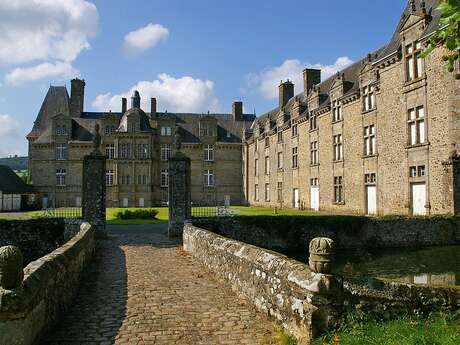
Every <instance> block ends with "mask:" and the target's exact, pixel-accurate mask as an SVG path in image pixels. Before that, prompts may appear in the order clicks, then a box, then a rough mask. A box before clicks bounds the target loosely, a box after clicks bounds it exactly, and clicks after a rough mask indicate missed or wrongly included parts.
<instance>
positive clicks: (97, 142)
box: [93, 123, 102, 153]
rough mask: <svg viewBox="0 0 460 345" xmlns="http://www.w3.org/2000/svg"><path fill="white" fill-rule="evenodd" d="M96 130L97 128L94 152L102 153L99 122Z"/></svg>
mask: <svg viewBox="0 0 460 345" xmlns="http://www.w3.org/2000/svg"><path fill="white" fill-rule="evenodd" d="M95 130H96V134H95V135H94V139H93V146H94V152H96V153H100V152H101V142H102V139H101V133H99V131H100V126H99V124H98V123H97V124H96V126H95Z"/></svg>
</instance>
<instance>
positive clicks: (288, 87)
mask: <svg viewBox="0 0 460 345" xmlns="http://www.w3.org/2000/svg"><path fill="white" fill-rule="evenodd" d="M278 88H279V107H280V108H282V107H284V106H285V105H286V104H287V102H288V101H289V100H290V99H291V98H292V97H294V84H293V83H292V82H291V81H290V80H289V79H288V80H286V81H285V82H284V83H283V81H282V80H281V83H280V86H278Z"/></svg>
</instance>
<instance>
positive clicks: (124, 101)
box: [121, 97, 128, 115]
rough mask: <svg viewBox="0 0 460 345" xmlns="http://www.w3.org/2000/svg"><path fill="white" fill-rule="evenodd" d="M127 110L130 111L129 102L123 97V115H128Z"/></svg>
mask: <svg viewBox="0 0 460 345" xmlns="http://www.w3.org/2000/svg"><path fill="white" fill-rule="evenodd" d="M126 110H128V100H127V99H126V98H125V97H123V98H122V99H121V114H122V115H123V114H124V113H126Z"/></svg>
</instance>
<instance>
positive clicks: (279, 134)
mask: <svg viewBox="0 0 460 345" xmlns="http://www.w3.org/2000/svg"><path fill="white" fill-rule="evenodd" d="M278 142H279V143H282V142H283V130H282V129H281V128H278Z"/></svg>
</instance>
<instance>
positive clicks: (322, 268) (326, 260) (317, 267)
mask: <svg viewBox="0 0 460 345" xmlns="http://www.w3.org/2000/svg"><path fill="white" fill-rule="evenodd" d="M309 250H310V258H309V265H310V269H311V270H312V271H313V272H315V273H324V274H327V273H330V272H331V268H332V262H333V260H334V253H335V243H334V241H333V240H332V239H330V238H327V237H316V238H314V239H312V240H311V241H310V246H309Z"/></svg>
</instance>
